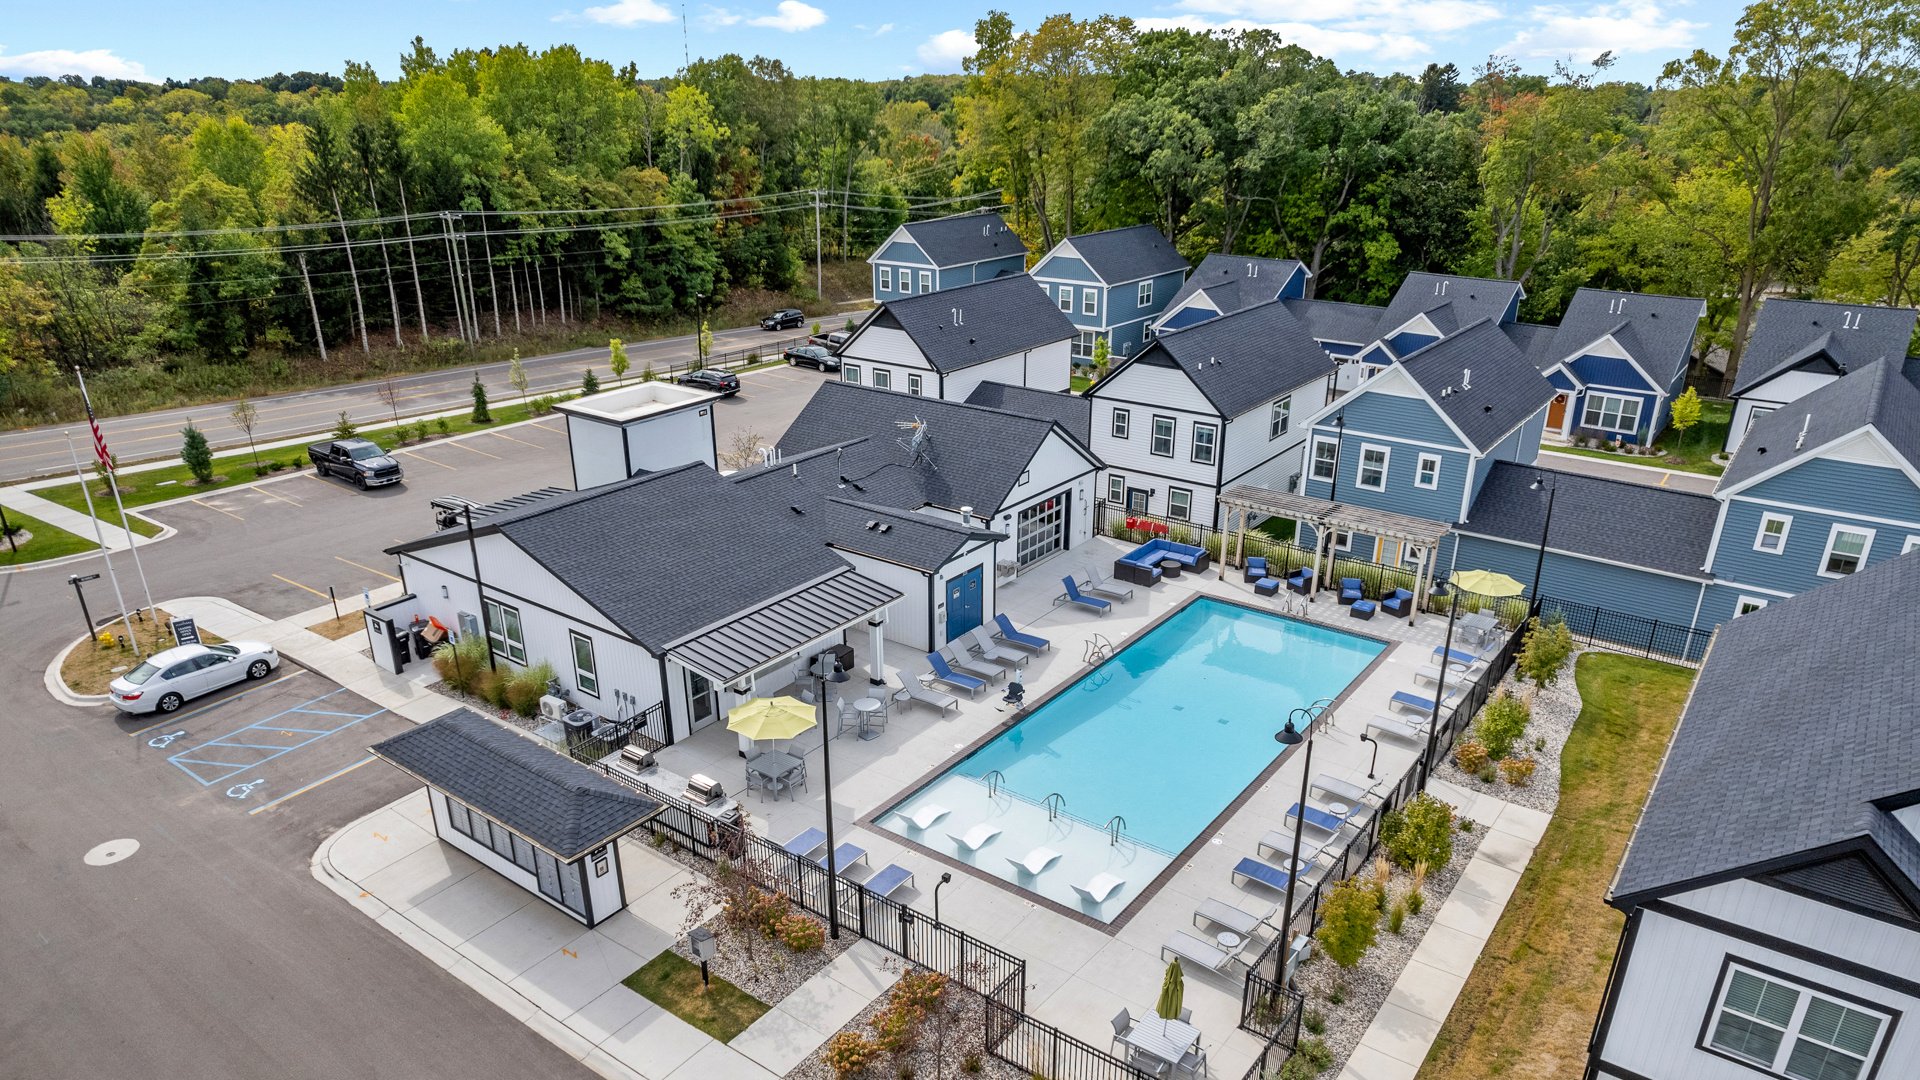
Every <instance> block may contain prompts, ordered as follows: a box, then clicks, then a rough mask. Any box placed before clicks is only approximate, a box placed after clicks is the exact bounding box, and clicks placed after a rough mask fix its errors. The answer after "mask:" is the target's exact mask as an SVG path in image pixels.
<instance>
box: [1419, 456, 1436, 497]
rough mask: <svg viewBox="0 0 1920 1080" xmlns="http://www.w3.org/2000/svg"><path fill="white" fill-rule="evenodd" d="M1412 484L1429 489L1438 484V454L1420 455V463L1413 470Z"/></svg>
mask: <svg viewBox="0 0 1920 1080" xmlns="http://www.w3.org/2000/svg"><path fill="white" fill-rule="evenodd" d="M1413 486H1414V487H1417V488H1426V489H1427V490H1429V491H1432V490H1433V489H1434V488H1437V487H1439V486H1440V455H1439V454H1421V455H1420V464H1419V466H1418V467H1416V468H1415V469H1414V470H1413Z"/></svg>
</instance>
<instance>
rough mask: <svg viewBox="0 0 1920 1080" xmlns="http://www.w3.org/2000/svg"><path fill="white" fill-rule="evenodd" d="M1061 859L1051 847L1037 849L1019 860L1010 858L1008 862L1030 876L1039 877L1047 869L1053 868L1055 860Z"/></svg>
mask: <svg viewBox="0 0 1920 1080" xmlns="http://www.w3.org/2000/svg"><path fill="white" fill-rule="evenodd" d="M1059 857H1060V853H1059V852H1057V851H1055V850H1053V849H1052V848H1050V847H1037V848H1034V849H1033V850H1032V851H1029V852H1027V853H1026V854H1025V855H1024V856H1022V857H1020V858H1018V859H1016V858H1013V857H1011V856H1009V857H1008V858H1007V861H1008V862H1010V863H1012V864H1013V865H1015V866H1017V867H1019V868H1020V869H1022V870H1024V871H1026V872H1027V873H1028V874H1032V875H1038V874H1039V873H1040V872H1041V871H1043V870H1045V869H1046V868H1047V867H1049V866H1052V865H1053V860H1055V859H1057V858H1059Z"/></svg>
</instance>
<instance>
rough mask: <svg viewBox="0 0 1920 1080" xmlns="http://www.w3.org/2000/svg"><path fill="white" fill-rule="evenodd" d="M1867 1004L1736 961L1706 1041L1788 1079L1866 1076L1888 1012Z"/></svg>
mask: <svg viewBox="0 0 1920 1080" xmlns="http://www.w3.org/2000/svg"><path fill="white" fill-rule="evenodd" d="M1864 1004H1865V1003H1864V1002H1854V1001H1852V1000H1851V999H1848V1000H1844V1001H1843V1000H1837V999H1836V998H1835V997H1834V996H1829V995H1828V994H1826V993H1821V992H1819V991H1815V990H1813V989H1810V988H1807V987H1802V986H1796V985H1794V984H1793V983H1790V982H1788V981H1786V979H1785V977H1783V976H1779V975H1775V974H1774V973H1772V972H1762V971H1754V970H1749V969H1747V968H1746V967H1743V966H1740V965H1729V966H1728V967H1727V973H1726V978H1725V980H1724V981H1723V982H1722V984H1721V988H1720V994H1719V997H1718V1000H1717V1001H1716V1002H1715V1003H1714V1011H1713V1016H1712V1019H1711V1023H1710V1024H1709V1025H1708V1028H1707V1031H1706V1044H1705V1045H1706V1048H1707V1049H1709V1050H1712V1051H1714V1052H1717V1053H1719V1054H1722V1055H1725V1056H1727V1057H1731V1058H1733V1059H1734V1060H1736V1061H1741V1062H1744V1063H1746V1064H1749V1065H1752V1066H1755V1067H1756V1068H1758V1069H1760V1070H1761V1071H1762V1072H1766V1073H1770V1074H1772V1075H1774V1076H1782V1077H1787V1078H1788V1080H1862V1078H1863V1077H1865V1076H1866V1075H1867V1063H1868V1062H1870V1061H1872V1060H1874V1057H1875V1055H1876V1054H1877V1053H1878V1051H1879V1047H1880V1043H1881V1042H1882V1040H1883V1038H1884V1035H1885V1032H1886V1028H1887V1021H1888V1019H1889V1017H1888V1016H1887V1015H1886V1014H1884V1013H1878V1012H1874V1011H1870V1010H1869V1009H1866V1008H1862V1007H1860V1006H1862V1005H1864Z"/></svg>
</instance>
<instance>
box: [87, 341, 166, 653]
mask: <svg viewBox="0 0 1920 1080" xmlns="http://www.w3.org/2000/svg"><path fill="white" fill-rule="evenodd" d="M73 377H74V378H75V379H78V380H79V382H80V400H81V401H82V402H83V403H85V405H86V406H87V423H88V424H89V425H91V426H92V427H93V445H94V451H95V453H97V454H99V455H100V464H101V465H103V466H105V467H106V472H107V487H108V488H110V489H112V491H113V505H114V506H115V507H116V508H117V509H119V511H120V531H121V532H123V533H126V534H127V551H128V552H129V553H131V554H132V555H133V572H134V573H135V574H138V575H139V576H140V591H141V592H143V593H146V594H147V618H148V619H150V620H152V621H153V628H154V632H155V633H159V631H160V609H159V608H157V607H154V606H153V589H152V588H151V587H149V586H148V585H147V568H146V567H144V566H141V565H140V540H139V537H137V536H135V535H134V532H133V526H132V524H131V523H130V522H128V521H127V506H126V504H125V503H124V502H122V501H121V500H120V479H119V475H118V470H116V469H115V468H114V467H113V458H112V456H111V455H109V454H108V453H107V441H106V438H105V436H103V435H101V434H100V422H99V421H98V420H96V419H94V416H93V399H92V398H91V397H88V396H87V379H86V376H84V375H82V374H80V365H78V364H75V365H74V367H73ZM81 483H82V484H83V485H84V484H85V483H86V481H85V480H84V479H83V480H82V481H81Z"/></svg>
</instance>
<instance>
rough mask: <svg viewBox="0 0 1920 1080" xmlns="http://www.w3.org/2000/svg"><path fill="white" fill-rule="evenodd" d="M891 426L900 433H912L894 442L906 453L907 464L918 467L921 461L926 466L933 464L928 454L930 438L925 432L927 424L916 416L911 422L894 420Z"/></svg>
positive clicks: (926, 431) (931, 457)
mask: <svg viewBox="0 0 1920 1080" xmlns="http://www.w3.org/2000/svg"><path fill="white" fill-rule="evenodd" d="M893 426H894V427H896V428H899V429H900V430H901V431H908V432H912V434H911V435H909V436H908V437H906V438H904V439H898V440H896V441H897V442H898V443H899V444H900V446H901V447H902V448H903V449H905V450H906V451H907V457H908V464H910V465H918V464H920V463H921V462H922V461H924V462H926V463H927V464H928V465H932V464H933V456H932V455H931V454H930V453H928V450H929V447H928V445H927V444H928V443H929V442H930V441H931V439H932V436H931V434H930V433H929V432H928V430H927V422H926V421H925V420H922V419H920V418H919V417H918V416H916V417H914V418H913V419H911V420H895V421H894V422H893Z"/></svg>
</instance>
